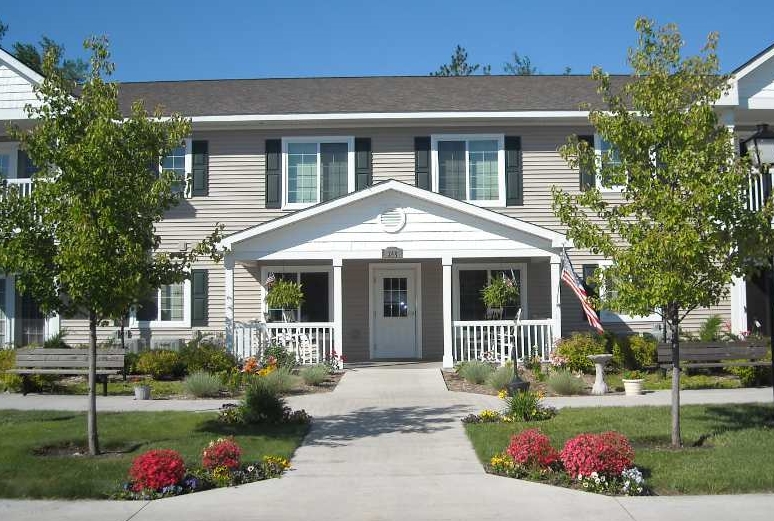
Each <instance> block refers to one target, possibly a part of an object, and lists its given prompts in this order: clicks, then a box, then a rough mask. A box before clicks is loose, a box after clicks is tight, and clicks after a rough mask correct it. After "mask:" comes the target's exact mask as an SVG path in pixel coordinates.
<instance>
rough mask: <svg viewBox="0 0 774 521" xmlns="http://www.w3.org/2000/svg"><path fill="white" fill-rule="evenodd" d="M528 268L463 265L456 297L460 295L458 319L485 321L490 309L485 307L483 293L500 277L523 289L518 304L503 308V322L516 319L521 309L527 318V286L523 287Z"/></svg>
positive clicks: (457, 282) (460, 269)
mask: <svg viewBox="0 0 774 521" xmlns="http://www.w3.org/2000/svg"><path fill="white" fill-rule="evenodd" d="M525 270H526V267H525V265H524V264H488V265H487V264H469V265H468V264H460V265H458V266H455V271H456V272H457V273H456V276H455V277H454V284H455V285H456V288H454V289H455V291H454V294H455V295H457V299H456V302H455V303H454V304H455V306H454V307H455V316H456V317H457V320H484V319H486V318H487V317H486V315H487V308H486V305H485V304H484V300H483V297H482V295H481V290H482V289H484V287H485V286H486V285H487V284H488V283H489V281H491V280H493V279H494V278H496V277H503V276H505V277H507V278H509V279H512V280H513V282H514V283H515V284H516V287H517V288H518V289H519V295H518V297H517V298H516V301H515V302H512V303H509V304H508V305H506V306H504V307H503V315H502V317H501V318H502V319H503V320H513V319H514V318H516V314H517V313H518V311H519V309H520V308H521V309H522V316H525V313H526V312H525V310H524V308H525V307H526V302H527V299H526V286H525V284H523V282H522V281H524V280H525V279H524V276H525V275H524V273H525Z"/></svg>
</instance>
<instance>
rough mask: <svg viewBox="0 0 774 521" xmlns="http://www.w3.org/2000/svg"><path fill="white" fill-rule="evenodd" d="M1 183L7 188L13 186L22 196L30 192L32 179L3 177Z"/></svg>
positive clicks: (28, 194)
mask: <svg viewBox="0 0 774 521" xmlns="http://www.w3.org/2000/svg"><path fill="white" fill-rule="evenodd" d="M2 184H3V185H4V186H6V187H8V188H10V187H12V186H15V187H17V188H18V189H19V193H20V194H21V195H22V196H23V197H29V196H30V194H32V179H3V180H2Z"/></svg>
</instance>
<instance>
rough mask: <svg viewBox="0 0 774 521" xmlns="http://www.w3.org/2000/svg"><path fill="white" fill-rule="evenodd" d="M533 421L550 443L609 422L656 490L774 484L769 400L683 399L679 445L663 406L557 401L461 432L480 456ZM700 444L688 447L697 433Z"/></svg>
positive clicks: (772, 487)
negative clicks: (537, 417)
mask: <svg viewBox="0 0 774 521" xmlns="http://www.w3.org/2000/svg"><path fill="white" fill-rule="evenodd" d="M529 427H539V428H540V429H541V430H542V431H543V432H544V433H545V434H547V435H548V436H549V437H550V438H551V440H552V442H553V444H554V446H555V447H557V448H558V449H561V447H562V446H563V444H564V442H565V441H566V440H567V439H568V438H571V437H572V436H574V435H576V434H579V433H581V432H601V431H606V430H616V431H619V432H622V433H624V434H625V435H627V436H628V437H629V439H630V440H631V442H632V445H633V447H634V450H635V454H636V458H635V464H636V465H637V466H638V467H639V468H640V469H641V470H642V471H643V473H644V474H645V477H646V479H647V482H648V484H649V486H650V487H652V488H653V490H654V492H655V493H657V494H726V493H743V492H763V491H768V492H772V491H774V450H772V448H774V408H772V406H771V405H709V406H684V407H682V435H683V443H684V444H685V446H686V448H684V449H682V450H679V451H675V450H672V449H670V448H669V444H670V435H669V433H670V415H669V408H668V407H600V408H589V409H562V410H561V411H559V414H558V415H557V416H556V417H555V418H553V419H552V420H548V421H543V422H532V423H528V424H525V423H516V424H495V423H484V424H469V425H466V430H467V433H468V437H469V438H470V440H471V442H472V443H473V446H474V448H475V450H476V453H477V454H478V457H479V459H480V460H481V461H482V462H485V461H489V458H491V456H492V455H494V454H496V453H498V452H501V451H502V450H503V449H504V448H505V447H506V445H507V444H508V442H509V439H510V436H511V435H512V434H513V433H515V432H519V431H520V430H522V429H525V428H529ZM700 439H701V440H703V443H701V446H697V447H692V445H693V444H695V443H697V441H699V440H700Z"/></svg>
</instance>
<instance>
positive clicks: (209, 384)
mask: <svg viewBox="0 0 774 521" xmlns="http://www.w3.org/2000/svg"><path fill="white" fill-rule="evenodd" d="M183 387H184V388H185V392H186V393H187V394H190V395H192V396H195V397H197V398H206V397H213V396H219V395H220V387H221V382H220V378H218V377H217V376H215V375H214V374H212V373H208V372H207V371H196V372H195V373H191V374H189V375H188V376H186V377H185V380H183Z"/></svg>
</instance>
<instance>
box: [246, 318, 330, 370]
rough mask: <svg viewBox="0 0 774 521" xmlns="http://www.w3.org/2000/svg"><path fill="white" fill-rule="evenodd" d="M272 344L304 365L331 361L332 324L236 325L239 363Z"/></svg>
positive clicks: (276, 323) (255, 323) (278, 323)
mask: <svg viewBox="0 0 774 521" xmlns="http://www.w3.org/2000/svg"><path fill="white" fill-rule="evenodd" d="M271 345H281V346H284V347H285V348H286V349H288V351H292V352H293V353H295V355H296V360H298V363H300V364H318V363H321V362H323V361H325V359H327V358H331V357H332V355H333V351H334V346H333V323H332V322H270V323H267V324H264V323H261V322H251V323H248V324H244V323H240V324H236V325H235V326H234V355H235V356H236V357H237V358H238V359H239V360H244V359H245V358H248V357H251V356H255V357H257V358H260V357H261V355H262V354H263V350H264V349H265V348H267V347H269V346H271Z"/></svg>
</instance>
